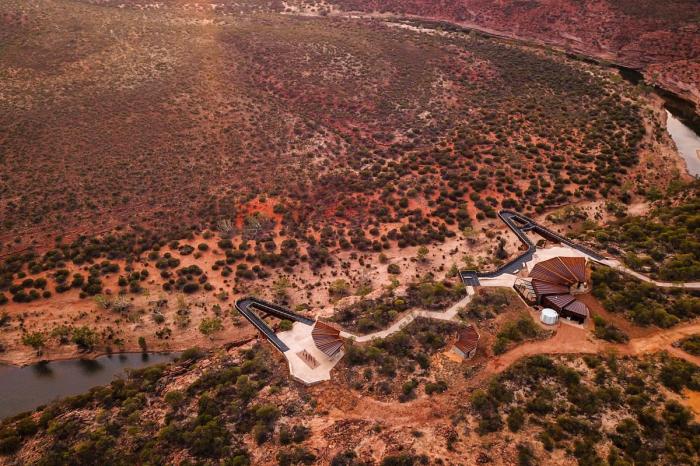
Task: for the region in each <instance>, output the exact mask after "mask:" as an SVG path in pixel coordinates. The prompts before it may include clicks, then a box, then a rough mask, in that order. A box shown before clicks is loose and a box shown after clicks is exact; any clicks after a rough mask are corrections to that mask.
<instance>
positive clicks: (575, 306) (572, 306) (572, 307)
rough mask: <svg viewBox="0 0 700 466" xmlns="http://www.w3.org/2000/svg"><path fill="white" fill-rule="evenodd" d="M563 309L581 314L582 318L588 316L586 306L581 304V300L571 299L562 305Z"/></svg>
mask: <svg viewBox="0 0 700 466" xmlns="http://www.w3.org/2000/svg"><path fill="white" fill-rule="evenodd" d="M564 310H565V311H569V312H573V313H574V314H578V315H580V316H583V317H584V318H586V317H588V314H589V312H588V306H586V305H585V304H583V303H582V302H581V301H579V300H578V299H575V300H573V301H572V302H571V303H569V304H567V305H566V306H565V307H564Z"/></svg>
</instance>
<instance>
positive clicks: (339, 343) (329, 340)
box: [311, 320, 343, 358]
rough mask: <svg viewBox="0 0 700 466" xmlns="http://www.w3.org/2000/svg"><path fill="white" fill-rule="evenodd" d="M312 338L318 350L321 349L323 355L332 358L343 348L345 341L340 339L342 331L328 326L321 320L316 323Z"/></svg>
mask: <svg viewBox="0 0 700 466" xmlns="http://www.w3.org/2000/svg"><path fill="white" fill-rule="evenodd" d="M311 337H312V338H313V340H314V344H315V345H316V348H318V349H320V350H321V351H322V352H323V354H325V355H326V356H328V357H329V358H332V357H333V356H335V355H336V354H338V352H340V350H341V349H342V348H343V339H342V338H341V337H340V330H338V329H337V328H335V327H333V326H332V325H328V324H326V323H325V322H321V321H320V320H317V321H316V324H315V325H314V328H313V330H312V331H311Z"/></svg>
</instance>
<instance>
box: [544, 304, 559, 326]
mask: <svg viewBox="0 0 700 466" xmlns="http://www.w3.org/2000/svg"><path fill="white" fill-rule="evenodd" d="M540 321H541V322H542V323H543V324H546V325H554V324H556V323H557V321H559V314H557V311H555V310H554V309H552V308H549V307H545V308H544V309H542V311H541V312H540Z"/></svg>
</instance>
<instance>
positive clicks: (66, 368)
mask: <svg viewBox="0 0 700 466" xmlns="http://www.w3.org/2000/svg"><path fill="white" fill-rule="evenodd" d="M178 356H179V353H150V354H140V353H126V354H114V355H110V356H100V357H98V358H96V359H94V360H88V359H71V360H67V361H54V362H49V363H40V364H34V365H31V366H25V367H15V366H3V365H0V419H4V418H6V417H8V416H14V415H15V414H19V413H21V412H24V411H29V410H33V409H35V408H37V407H38V406H41V405H44V404H47V403H49V402H50V401H53V400H55V399H57V398H63V397H65V396H70V395H78V394H80V393H85V392H86V391H88V390H89V389H90V388H92V387H96V386H98V385H106V384H108V383H110V382H111V381H112V380H114V379H115V378H117V377H119V376H123V375H125V374H126V369H139V368H142V367H146V366H152V365H155V364H161V363H168V362H171V361H173V360H174V359H176V358H177V357H178Z"/></svg>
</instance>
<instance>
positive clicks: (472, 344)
mask: <svg viewBox="0 0 700 466" xmlns="http://www.w3.org/2000/svg"><path fill="white" fill-rule="evenodd" d="M479 338H480V336H479V332H477V331H476V327H474V325H469V326H468V327H466V328H465V329H464V330H462V331H460V332H459V337H458V338H457V341H456V342H455V346H454V352H455V353H456V354H457V355H459V356H461V357H462V358H464V359H471V358H473V357H474V355H475V354H476V348H477V346H478V344H479Z"/></svg>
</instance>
